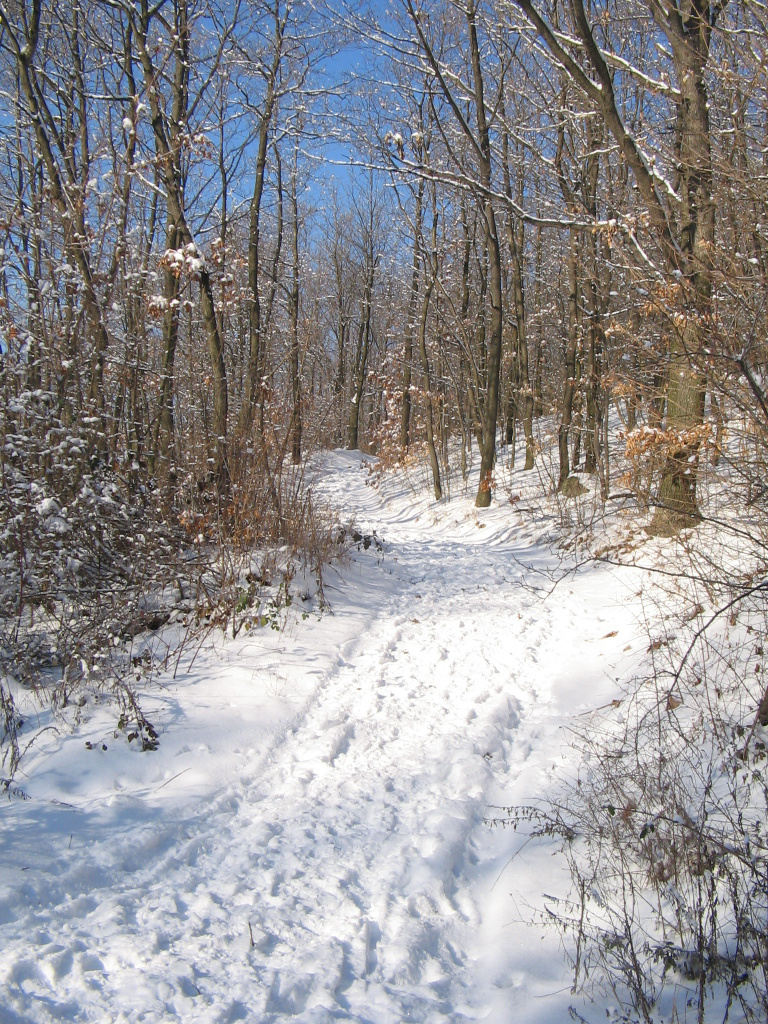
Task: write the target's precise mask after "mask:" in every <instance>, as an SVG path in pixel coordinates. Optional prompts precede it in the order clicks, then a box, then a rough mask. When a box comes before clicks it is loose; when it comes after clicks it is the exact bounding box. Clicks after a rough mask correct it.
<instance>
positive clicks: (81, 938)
mask: <svg viewBox="0 0 768 1024" xmlns="http://www.w3.org/2000/svg"><path fill="white" fill-rule="evenodd" d="M334 460H335V461H334V462H333V463H332V468H333V473H332V474H331V475H330V478H329V479H330V483H328V484H327V485H326V489H327V493H328V496H329V498H331V499H335V500H341V498H342V497H343V499H344V501H345V503H346V505H347V507H353V508H355V510H356V513H357V521H358V522H360V523H361V529H364V530H372V529H375V531H376V535H377V536H378V537H381V538H382V540H383V542H384V550H383V551H377V549H376V545H375V544H372V545H371V546H370V548H369V549H368V550H367V551H363V552H361V554H360V556H359V558H356V559H355V561H353V563H352V565H351V566H350V567H349V568H348V569H347V570H346V571H345V572H344V574H343V579H342V580H341V582H340V583H339V594H340V595H343V596H340V597H339V601H340V602H341V601H345V602H347V603H348V615H347V618H346V619H345V626H344V628H343V629H341V628H340V627H339V636H338V640H339V642H338V646H336V647H335V648H334V647H333V645H332V647H331V649H330V650H327V651H325V653H324V654H323V655H322V656H320V658H319V661H318V662H317V663H316V664H315V665H314V667H313V669H312V671H313V672H314V673H315V683H314V690H313V692H311V693H310V694H309V696H308V698H307V699H306V700H305V701H304V702H303V705H302V706H301V707H300V708H299V709H298V711H296V710H295V709H294V712H293V714H292V716H291V718H290V721H289V723H288V727H287V728H282V727H280V728H274V729H273V730H272V732H271V733H269V735H268V736H267V738H266V740H265V741H264V742H263V743H261V745H260V746H256V747H254V748H253V749H251V750H246V751H245V752H244V756H242V757H240V758H239V761H238V762H237V764H238V767H237V769H236V771H234V772H233V773H231V774H230V775H229V776H226V777H225V778H224V779H222V780H221V783H222V784H221V785H219V786H218V787H215V788H211V789H210V791H209V792H207V793H204V794H203V795H202V796H200V797H198V798H196V799H194V800H187V801H183V800H182V801H178V800H176V801H171V802H170V803H169V804H168V805H166V804H164V803H163V802H162V800H159V799H156V800H155V801H154V802H153V801H147V802H143V801H141V800H139V799H129V798H128V797H127V796H120V795H118V796H117V797H115V796H114V794H112V795H111V796H110V797H109V799H105V798H102V797H101V796H99V795H98V794H97V795H94V797H93V799H92V800H91V801H90V802H89V803H85V802H81V803H80V804H79V809H78V810H77V812H75V811H72V810H71V809H68V808H67V807H66V806H65V805H64V804H62V803H58V804H52V803H51V802H50V800H49V801H48V802H47V803H46V804H45V810H44V811H41V809H40V807H39V806H37V803H36V800H35V799H34V792H33V799H31V800H30V801H28V802H25V803H15V804H13V805H12V806H11V807H10V808H9V811H8V813H7V814H6V821H5V826H4V830H3V836H2V851H1V852H0V883H2V885H0V942H1V943H2V947H1V948H2V949H3V958H2V964H1V965H0V986H2V988H1V989H0V994H1V995H2V998H0V1021H2V1022H6V1021H7V1022H9V1024H11V1022H16V1021H30V1022H32V1021H34V1022H40V1024H43V1022H48V1021H60V1020H72V1021H104V1020H115V1021H165V1020H168V1021H172V1020H179V1021H185V1022H187V1021H200V1022H208V1021H210V1022H214V1021H217V1022H218V1021H235V1020H247V1021H275V1022H276V1021H283V1020H288V1019H298V1020H301V1021H307V1022H310V1021H311V1022H324V1021H332V1020H351V1021H370V1022H375V1024H379V1022H381V1024H385V1022H386V1024H389V1022H393V1024H398V1022H400V1021H422V1022H430V1021H442V1022H445V1021H456V1022H460V1021H476V1020H477V1021H489V1022H498V1024H501V1022H502V1021H510V1020H515V1021H517V1020H520V1021H522V1020H526V1021H531V1022H533V1021H542V1022H543V1021H544V1020H558V1019H564V1018H563V1017H561V1016H560V1013H561V1011H560V1010H558V1009H557V1008H556V1006H557V1005H558V1004H553V1003H552V1002H549V1003H547V1002H546V1000H539V997H540V996H542V995H544V994H545V990H546V989H547V986H552V985H553V984H555V983H557V982H558V981H559V980H561V979H562V972H561V970H560V968H559V966H558V964H557V963H549V962H546V963H545V964H544V965H543V966H542V965H541V964H536V963H534V962H533V961H532V959H531V953H530V951H529V950H528V949H527V948H526V945H527V944H528V943H530V941H531V937H532V936H531V933H530V932H527V931H526V930H525V929H522V930H521V928H520V927H519V926H518V927H508V926H509V925H510V923H511V919H512V918H513V916H514V915H513V913H512V906H513V903H512V900H511V898H510V895H509V893H510V884H507V882H506V879H505V881H504V884H502V885H499V886H496V885H495V883H496V881H497V880H498V877H499V874H500V872H502V871H503V870H504V865H505V864H506V863H507V861H508V860H509V856H510V851H513V850H514V849H516V848H517V846H518V845H519V842H518V841H517V839H516V837H514V836H512V835H511V834H509V833H497V832H491V831H490V830H489V829H488V828H487V827H486V826H485V825H484V824H483V817H484V816H485V815H486V814H487V813H488V807H489V805H492V804H493V803H494V802H496V801H499V800H503V801H504V802H511V801H512V799H513V798H520V797H521V795H525V796H527V797H530V795H531V791H530V788H529V789H526V786H527V787H530V786H533V787H534V790H535V788H536V787H540V785H541V779H542V777H543V776H542V773H543V772H545V771H546V766H547V765H548V764H549V763H550V762H551V761H552V760H553V758H554V756H556V755H555V754H554V753H553V751H555V750H556V748H557V746H558V744H560V742H561V741H560V739H559V735H558V729H559V725H560V722H561V718H560V716H561V714H562V713H563V711H564V710H566V709H568V708H571V707H573V705H574V701H575V703H576V704H577V705H578V700H579V698H581V699H587V700H588V703H590V704H593V703H594V700H595V698H596V697H599V689H600V685H602V684H597V683H596V682H595V667H594V656H593V661H592V662H589V661H588V660H584V661H583V663H580V660H579V659H580V655H579V652H580V651H582V652H586V651H587V649H588V647H589V645H590V644H594V641H595V639H596V638H598V637H599V635H600V630H601V629H602V631H603V633H605V626H604V624H603V621H602V618H601V616H600V615H599V614H598V615H597V618H596V621H595V624H594V635H588V631H586V630H585V628H584V623H583V622H582V621H581V619H582V612H583V608H584V600H585V594H584V593H582V592H580V591H578V589H577V590H576V592H575V593H573V592H572V593H571V598H570V600H563V601H561V602H560V603H558V604H555V603H553V602H551V601H543V600H540V599H539V598H537V597H536V595H535V594H534V593H532V591H531V590H530V589H526V588H524V587H523V586H522V585H521V573H522V569H521V568H520V564H519V562H518V559H519V558H525V560H527V561H528V562H529V563H530V562H532V561H534V560H539V562H540V563H541V565H542V567H544V566H545V562H546V558H547V557H548V556H546V555H545V554H543V553H542V551H541V550H540V549H537V548H536V547H535V544H534V539H533V538H532V537H531V536H526V535H525V528H524V527H523V526H521V525H520V524H519V523H518V526H517V528H516V529H512V528H510V526H509V522H508V519H507V520H506V521H505V520H504V519H503V518H502V517H500V516H497V517H496V519H493V518H492V517H490V516H489V517H488V518H487V520H485V521H484V523H480V522H479V521H478V520H477V518H476V517H474V516H471V515H468V516H465V517H464V518H463V519H460V521H458V522H457V521H456V520H455V519H454V518H451V517H450V516H449V517H447V518H446V517H445V516H443V518H442V519H441V520H439V521H431V519H430V513H429V510H428V506H426V504H422V505H421V506H420V507H418V502H416V500H415V499H413V500H409V499H408V496H407V495H406V496H400V497H399V498H397V499H396V500H395V499H392V500H390V501H383V500H382V496H381V494H380V493H379V492H377V491H376V490H374V489H372V488H370V487H366V486H364V482H363V481H364V477H363V474H361V472H360V465H359V461H358V460H357V459H356V457H352V456H345V455H341V454H337V455H336V456H335V457H334ZM414 507H416V511H414ZM484 527H487V529H484ZM590 585H591V587H592V588H593V589H594V588H595V587H596V586H597V588H598V590H599V589H600V588H601V587H602V590H603V591H605V581H602V582H599V583H598V584H595V582H594V581H592V582H591V584H590ZM612 602H615V597H614V596H612V595H608V597H607V607H609V608H610V607H611V603H612ZM332 623H333V616H331V617H329V618H327V619H325V620H323V622H322V623H320V624H318V625H315V626H314V628H315V629H316V630H319V631H322V630H323V628H326V630H327V629H328V628H331V625H330V624H332ZM307 628H309V627H307ZM297 636H298V637H299V638H301V637H302V636H303V632H302V628H301V627H298V629H297ZM566 637H570V641H569V643H568V644H564V640H565V638H566ZM624 641H626V631H625V633H624V635H623V636H622V637H620V638H619V640H618V641H612V646H611V645H608V646H609V647H610V651H611V652H613V662H612V664H613V663H614V662H618V660H620V659H619V655H618V653H617V652H618V651H620V650H621V647H619V646H618V644H619V642H624ZM307 642H309V641H307ZM285 643H288V644H289V643H290V639H289V640H287V641H285ZM299 646H300V644H299ZM604 646H605V645H604ZM246 652H247V648H246ZM251 653H252V652H251ZM609 653H610V652H609ZM601 656H602V652H601ZM242 657H243V655H241V658H242ZM296 657H298V655H296ZM585 657H586V656H585ZM604 674H606V678H607V673H604ZM585 679H589V680H590V686H591V689H590V690H589V691H588V692H585V691H584V690H583V686H584V681H585ZM568 687H572V690H573V694H576V697H575V698H574V696H573V695H571V696H570V697H568V699H567V700H564V699H563V695H564V694H566V695H567V692H568ZM162 749H163V747H162V744H161V751H162ZM214 753H215V752H214ZM192 755H193V756H194V751H192ZM152 756H155V755H152ZM197 756H203V755H202V754H198V755H197ZM179 763H182V762H179ZM184 763H186V762H184ZM169 771H170V770H169ZM169 771H167V772H166V775H168V778H169V779H170V780H171V781H172V776H171V775H170V774H169ZM521 787H522V789H521ZM171 789H172V787H171ZM32 790H34V787H32ZM62 799H64V798H62ZM73 822H74V824H73ZM515 870H517V867H516V868H515ZM519 870H520V872H521V874H520V884H523V885H526V884H528V881H526V878H527V876H526V875H525V872H526V870H527V868H526V865H525V863H524V861H521V863H520V866H519ZM536 884H538V877H537V880H536ZM536 938H537V939H538V936H536ZM502 944H504V945H503V946H502ZM542 951H544V947H542ZM555 951H556V943H555V942H553V941H551V940H550V941H549V942H548V943H547V945H546V951H544V956H545V959H546V958H547V957H551V956H553V955H554V952H555ZM536 952H537V955H538V956H539V957H541V955H542V954H541V952H539V951H538V950H537V951H536ZM553 979H554V981H553ZM565 1005H567V1003H566V1004H565ZM512 1007H514V1010H513V1009H512Z"/></svg>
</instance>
